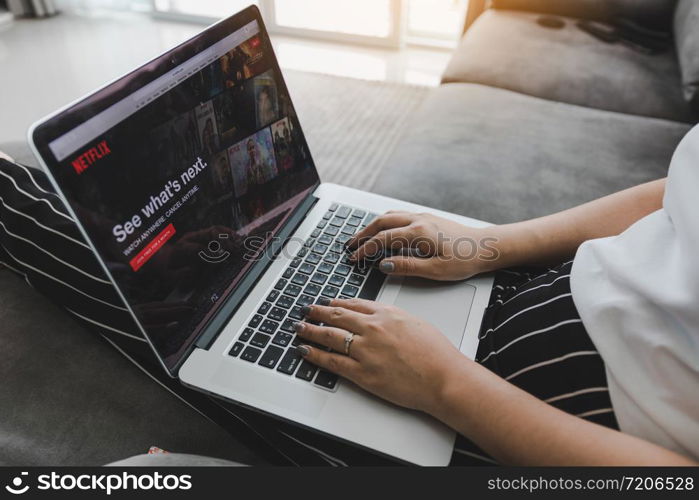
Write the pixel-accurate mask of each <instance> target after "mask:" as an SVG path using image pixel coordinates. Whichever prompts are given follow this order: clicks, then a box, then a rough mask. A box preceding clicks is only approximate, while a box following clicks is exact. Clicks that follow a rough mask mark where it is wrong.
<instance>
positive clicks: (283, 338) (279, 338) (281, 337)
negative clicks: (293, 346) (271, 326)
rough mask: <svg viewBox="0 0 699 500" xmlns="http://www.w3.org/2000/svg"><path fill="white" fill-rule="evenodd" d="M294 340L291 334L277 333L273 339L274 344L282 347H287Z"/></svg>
mask: <svg viewBox="0 0 699 500" xmlns="http://www.w3.org/2000/svg"><path fill="white" fill-rule="evenodd" d="M292 338H294V336H293V335H291V334H290V333H284V332H277V334H276V335H275V336H274V338H273V339H272V343H273V344H277V345H280V346H282V347H286V346H288V345H289V344H290V343H291V339H292Z"/></svg>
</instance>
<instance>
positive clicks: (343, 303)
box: [328, 298, 381, 314]
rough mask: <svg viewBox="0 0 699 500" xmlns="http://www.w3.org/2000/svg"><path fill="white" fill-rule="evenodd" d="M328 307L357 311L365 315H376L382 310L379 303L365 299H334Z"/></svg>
mask: <svg viewBox="0 0 699 500" xmlns="http://www.w3.org/2000/svg"><path fill="white" fill-rule="evenodd" d="M328 305H330V306H333V307H344V308H345V309H351V310H352V311H357V312H359V313H364V314H374V313H375V312H376V311H378V310H379V309H380V308H381V304H380V303H379V302H374V301H373V300H364V299H357V298H354V299H333V300H331V301H330V302H329V303H328Z"/></svg>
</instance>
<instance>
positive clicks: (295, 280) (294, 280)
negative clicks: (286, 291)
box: [291, 273, 308, 286]
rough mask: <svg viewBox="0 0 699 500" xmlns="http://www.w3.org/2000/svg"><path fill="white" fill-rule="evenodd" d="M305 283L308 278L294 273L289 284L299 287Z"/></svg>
mask: <svg viewBox="0 0 699 500" xmlns="http://www.w3.org/2000/svg"><path fill="white" fill-rule="evenodd" d="M306 281H308V276H307V275H305V274H300V273H296V274H295V275H294V277H293V278H292V279H291V282H292V283H293V284H294V285H300V286H303V285H305V284H306Z"/></svg>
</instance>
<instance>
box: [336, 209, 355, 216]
mask: <svg viewBox="0 0 699 500" xmlns="http://www.w3.org/2000/svg"><path fill="white" fill-rule="evenodd" d="M351 213H352V209H351V208H350V207H340V209H339V210H338V211H337V214H336V217H340V218H341V219H346V218H347V217H349V214H351Z"/></svg>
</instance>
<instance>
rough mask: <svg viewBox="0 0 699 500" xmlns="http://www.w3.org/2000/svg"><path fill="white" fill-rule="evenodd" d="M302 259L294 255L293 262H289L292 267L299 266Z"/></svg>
mask: <svg viewBox="0 0 699 500" xmlns="http://www.w3.org/2000/svg"><path fill="white" fill-rule="evenodd" d="M301 262H302V260H301V259H299V258H298V257H294V259H293V260H292V261H291V264H289V265H290V266H291V267H299V266H300V265H301Z"/></svg>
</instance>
